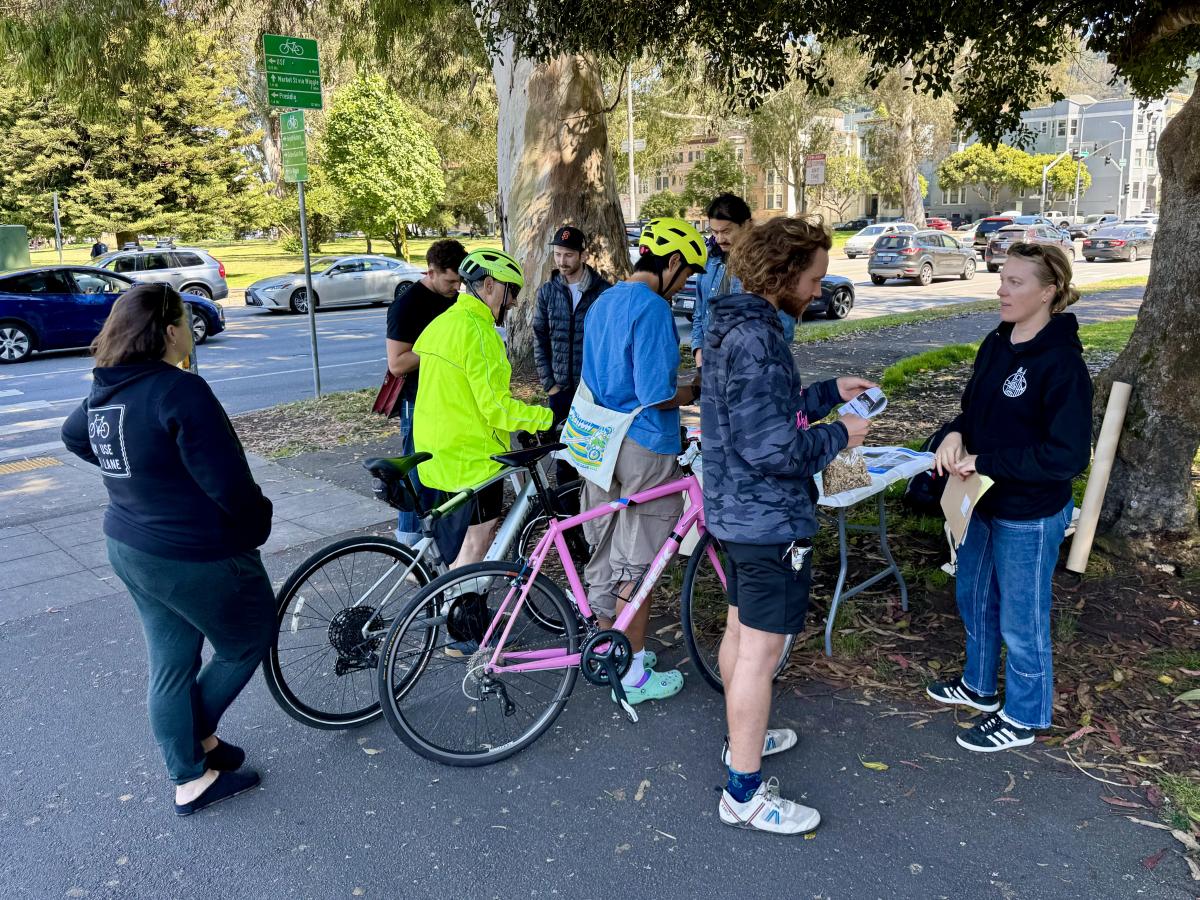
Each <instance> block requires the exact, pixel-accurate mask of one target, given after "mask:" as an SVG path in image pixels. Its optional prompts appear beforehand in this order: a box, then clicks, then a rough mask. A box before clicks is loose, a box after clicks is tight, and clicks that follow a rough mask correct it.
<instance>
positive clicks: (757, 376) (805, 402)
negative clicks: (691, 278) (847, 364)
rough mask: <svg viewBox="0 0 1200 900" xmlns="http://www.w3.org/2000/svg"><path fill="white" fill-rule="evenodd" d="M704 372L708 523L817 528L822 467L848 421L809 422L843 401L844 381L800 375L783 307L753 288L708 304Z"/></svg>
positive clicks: (724, 528) (731, 528) (735, 528)
mask: <svg viewBox="0 0 1200 900" xmlns="http://www.w3.org/2000/svg"><path fill="white" fill-rule="evenodd" d="M701 378H702V380H703V383H702V390H701V395H700V417H701V429H702V433H703V440H704V518H705V521H706V524H707V527H708V530H709V531H711V532H712V533H713V534H715V535H716V536H717V537H718V538H721V539H723V540H728V541H736V542H738V543H744V544H776V543H783V542H785V541H791V540H794V539H795V538H807V537H812V536H813V535H814V534H816V533H817V517H816V501H817V486H816V484H815V483H814V482H813V475H815V474H816V473H817V472H820V471H821V470H822V469H824V468H825V466H826V465H827V464H828V463H829V461H830V460H831V459H833V458H834V457H835V456H836V455H837V454H838V453H839V452H840V451H841V450H843V449H844V448H845V446H846V441H847V434H846V428H845V426H843V425H842V424H841V423H833V424H830V425H814V426H812V427H811V428H808V427H806V426H807V425H808V420H810V419H811V420H813V421H816V420H817V419H820V418H823V417H824V416H826V415H828V413H829V411H830V410H831V409H833V407H834V406H835V405H837V404H838V403H839V402H841V398H840V396H839V394H838V389H837V381H836V380H832V379H831V380H829V381H820V382H817V383H816V384H814V385H811V386H810V387H809V388H808V389H807V390H806V389H805V388H804V387H803V385H801V383H800V373H799V372H797V371H796V363H795V360H794V359H793V358H792V354H791V351H790V350H789V348H788V345H787V343H786V342H785V341H784V337H783V326H781V325H780V324H779V317H778V316H777V315H776V312H775V308H774V307H773V306H771V304H769V303H768V302H767V301H766V300H764V299H763V298H762V297H758V296H756V295H754V294H730V295H729V296H727V297H720V298H718V299H716V300H714V301H713V303H712V305H711V306H710V307H709V310H708V323H707V327H706V330H705V335H704V366H703V368H702V375H701Z"/></svg>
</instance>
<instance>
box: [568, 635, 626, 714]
mask: <svg viewBox="0 0 1200 900" xmlns="http://www.w3.org/2000/svg"><path fill="white" fill-rule="evenodd" d="M631 665H633V647H632V646H630V643H629V638H627V637H626V636H625V632H623V631H617V630H616V629H614V628H607V629H604V630H602V631H597V632H594V633H593V634H592V635H591V636H589V637H588V639H587V640H586V641H584V642H583V649H582V650H581V651H580V653H579V671H581V672H582V673H583V678H584V680H585V681H587V682H588V683H589V684H594V685H596V686H597V687H606V688H611V689H612V692H613V694H614V696H616V698H617V702H618V703H619V704H620V705H621V708H622V709H623V710H625V715H627V716H628V717H629V721H630V722H636V721H637V720H638V716H637V713H636V712H635V711H634V709H633V706H632V704H630V702H629V699H628V698H627V697H626V696H625V688H624V686H622V684H621V679H622V678H623V677H624V676H625V674H626V673H627V672H628V671H629V667H630V666H631Z"/></svg>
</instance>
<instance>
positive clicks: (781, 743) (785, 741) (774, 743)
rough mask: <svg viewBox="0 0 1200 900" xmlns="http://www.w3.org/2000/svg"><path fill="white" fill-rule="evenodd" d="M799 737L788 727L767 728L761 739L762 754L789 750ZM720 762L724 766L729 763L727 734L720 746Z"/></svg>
mask: <svg viewBox="0 0 1200 900" xmlns="http://www.w3.org/2000/svg"><path fill="white" fill-rule="evenodd" d="M798 740H799V738H798V737H797V736H796V732H794V731H792V729H790V728H768V729H767V736H766V737H765V738H764V739H763V751H762V755H763V756H771V755H772V754H775V753H782V752H783V751H784V750H791V749H792V748H793V747H795V746H796V741H798ZM721 762H723V763H724V764H725V765H726V766H728V765H729V735H725V743H724V745H723V746H722V747H721Z"/></svg>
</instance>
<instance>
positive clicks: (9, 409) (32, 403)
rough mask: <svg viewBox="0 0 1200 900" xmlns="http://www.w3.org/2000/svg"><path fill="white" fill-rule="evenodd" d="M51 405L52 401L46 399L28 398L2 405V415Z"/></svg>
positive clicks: (0, 412) (0, 414)
mask: <svg viewBox="0 0 1200 900" xmlns="http://www.w3.org/2000/svg"><path fill="white" fill-rule="evenodd" d="M62 402H66V401H62ZM49 405H50V403H49V402H48V401H46V400H27V401H26V402H25V403H14V404H12V405H11V406H0V416H3V415H8V414H10V413H20V412H28V411H29V410H31V409H45V408H46V407H47V406H49Z"/></svg>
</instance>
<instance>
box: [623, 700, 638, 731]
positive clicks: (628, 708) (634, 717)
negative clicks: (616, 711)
mask: <svg viewBox="0 0 1200 900" xmlns="http://www.w3.org/2000/svg"><path fill="white" fill-rule="evenodd" d="M620 703H621V708H622V709H623V710H625V715H626V716H628V717H629V721H630V722H632V723H633V724H634V725H636V724H637V721H638V714H637V710H636V709H634V708H633V706H632V705H631V704H630V703H629V701H628V700H626V699H625V698H624V697H622V698H621V700H620Z"/></svg>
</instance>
